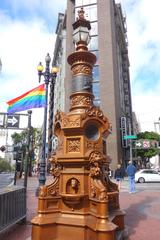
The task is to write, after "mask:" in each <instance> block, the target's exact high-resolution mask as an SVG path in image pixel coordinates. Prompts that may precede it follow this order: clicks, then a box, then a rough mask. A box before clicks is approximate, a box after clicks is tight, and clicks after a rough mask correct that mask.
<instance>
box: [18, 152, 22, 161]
mask: <svg viewBox="0 0 160 240" xmlns="http://www.w3.org/2000/svg"><path fill="white" fill-rule="evenodd" d="M17 160H18V161H22V152H17Z"/></svg>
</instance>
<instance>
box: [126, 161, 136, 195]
mask: <svg viewBox="0 0 160 240" xmlns="http://www.w3.org/2000/svg"><path fill="white" fill-rule="evenodd" d="M135 173H136V167H135V166H134V165H133V163H132V162H131V161H129V165H128V167H127V175H128V181H129V193H135V191H136V190H135Z"/></svg>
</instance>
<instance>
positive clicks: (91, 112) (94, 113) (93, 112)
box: [85, 106, 107, 123]
mask: <svg viewBox="0 0 160 240" xmlns="http://www.w3.org/2000/svg"><path fill="white" fill-rule="evenodd" d="M85 113H86V115H87V116H89V117H98V118H99V119H101V120H102V121H103V122H104V123H106V122H107V118H106V117H105V116H104V114H103V112H102V111H101V110H100V108H99V107H96V106H90V107H89V108H88V109H86V112H85Z"/></svg>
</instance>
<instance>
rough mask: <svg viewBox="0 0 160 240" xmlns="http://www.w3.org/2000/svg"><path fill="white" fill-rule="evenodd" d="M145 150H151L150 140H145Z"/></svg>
mask: <svg viewBox="0 0 160 240" xmlns="http://www.w3.org/2000/svg"><path fill="white" fill-rule="evenodd" d="M143 148H150V141H149V140H144V141H143Z"/></svg>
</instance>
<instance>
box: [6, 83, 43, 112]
mask: <svg viewBox="0 0 160 240" xmlns="http://www.w3.org/2000/svg"><path fill="white" fill-rule="evenodd" d="M45 94H46V91H45V84H42V85H40V86H38V87H36V88H34V89H32V90H30V91H28V92H26V93H24V94H22V95H21V96H20V97H17V98H14V99H12V100H10V101H8V102H7V104H8V105H9V106H8V109H7V112H8V113H11V114H12V113H15V112H20V111H25V110H27V109H31V108H40V107H44V106H45V101H46V97H45Z"/></svg>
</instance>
